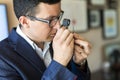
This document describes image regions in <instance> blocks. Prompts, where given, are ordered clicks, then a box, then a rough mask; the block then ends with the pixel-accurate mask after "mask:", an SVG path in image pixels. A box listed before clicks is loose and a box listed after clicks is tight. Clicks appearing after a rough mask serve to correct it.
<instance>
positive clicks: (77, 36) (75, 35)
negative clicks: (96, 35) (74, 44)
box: [74, 33, 85, 40]
mask: <svg viewBox="0 0 120 80" xmlns="http://www.w3.org/2000/svg"><path fill="white" fill-rule="evenodd" d="M74 38H75V39H80V40H85V39H84V38H83V37H81V36H80V35H79V34H77V33H74Z"/></svg>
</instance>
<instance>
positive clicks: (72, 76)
mask: <svg viewBox="0 0 120 80" xmlns="http://www.w3.org/2000/svg"><path fill="white" fill-rule="evenodd" d="M50 53H51V55H52V53H53V51H52V47H51V48H50ZM85 67H86V68H85V70H79V69H78V68H77V67H76V66H75V63H74V62H73V61H72V60H71V61H70V63H69V65H68V66H67V67H64V66H62V65H61V64H59V63H57V62H56V61H54V60H52V62H51V63H50V65H49V66H48V68H46V67H45V65H44V62H43V60H42V59H40V57H39V56H38V55H37V54H36V52H35V50H34V49H33V48H32V47H31V46H30V45H29V44H28V43H27V42H26V40H24V39H23V38H22V37H21V36H20V35H18V34H17V33H16V29H15V28H14V29H13V30H12V31H11V33H10V34H9V36H8V38H6V39H4V40H3V41H1V42H0V80H89V79H90V71H89V68H88V66H87V62H86V65H85Z"/></svg>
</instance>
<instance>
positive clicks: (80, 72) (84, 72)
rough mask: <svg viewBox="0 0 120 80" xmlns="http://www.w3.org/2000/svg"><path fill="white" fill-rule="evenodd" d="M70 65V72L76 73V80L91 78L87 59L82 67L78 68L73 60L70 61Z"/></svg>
mask: <svg viewBox="0 0 120 80" xmlns="http://www.w3.org/2000/svg"><path fill="white" fill-rule="evenodd" d="M70 65H71V72H73V73H74V74H75V75H77V80H91V73H90V69H89V67H88V63H87V61H86V63H85V65H84V69H81V68H79V67H80V66H79V67H78V66H77V65H76V64H75V63H74V62H73V60H72V61H71V63H70Z"/></svg>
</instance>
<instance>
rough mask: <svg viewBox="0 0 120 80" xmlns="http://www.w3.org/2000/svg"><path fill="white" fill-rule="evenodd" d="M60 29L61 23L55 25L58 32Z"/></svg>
mask: <svg viewBox="0 0 120 80" xmlns="http://www.w3.org/2000/svg"><path fill="white" fill-rule="evenodd" d="M60 27H61V24H60V21H57V23H56V24H55V26H54V27H53V28H54V29H57V30H58V29H60Z"/></svg>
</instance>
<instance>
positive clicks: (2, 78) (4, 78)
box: [0, 58, 22, 80]
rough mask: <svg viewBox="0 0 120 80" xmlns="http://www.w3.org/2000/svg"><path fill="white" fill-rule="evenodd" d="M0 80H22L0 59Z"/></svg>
mask: <svg viewBox="0 0 120 80" xmlns="http://www.w3.org/2000/svg"><path fill="white" fill-rule="evenodd" d="M0 80H22V78H21V77H20V76H19V75H18V74H17V73H16V71H15V70H14V69H13V68H12V67H11V66H10V65H9V64H7V63H6V61H4V60H2V59H1V58H0Z"/></svg>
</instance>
